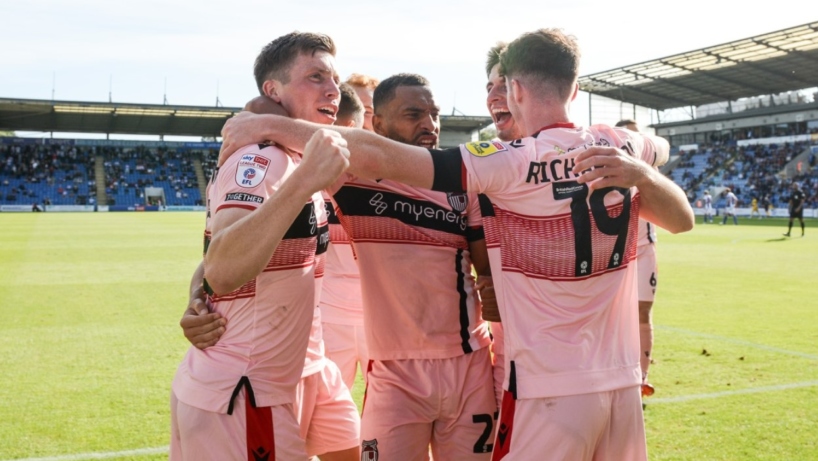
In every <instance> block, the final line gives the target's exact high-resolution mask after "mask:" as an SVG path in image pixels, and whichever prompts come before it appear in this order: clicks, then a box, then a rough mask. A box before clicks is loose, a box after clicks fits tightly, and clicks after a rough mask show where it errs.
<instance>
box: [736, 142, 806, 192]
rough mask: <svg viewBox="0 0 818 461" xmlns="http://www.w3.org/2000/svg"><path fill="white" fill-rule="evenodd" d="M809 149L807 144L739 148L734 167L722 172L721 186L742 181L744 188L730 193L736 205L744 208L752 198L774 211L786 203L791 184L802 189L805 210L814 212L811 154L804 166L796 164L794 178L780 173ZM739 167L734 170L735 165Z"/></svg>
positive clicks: (802, 163) (738, 188) (801, 163)
mask: <svg viewBox="0 0 818 461" xmlns="http://www.w3.org/2000/svg"><path fill="white" fill-rule="evenodd" d="M808 146H809V143H807V142H800V143H793V144H790V143H785V144H782V145H775V144H771V145H766V146H765V145H753V146H747V147H746V148H740V150H739V152H738V155H737V156H736V159H735V163H732V164H731V165H730V166H729V167H728V168H726V170H725V172H724V179H725V180H726V181H725V184H727V185H734V184H735V179H745V180H746V181H745V186H744V187H743V188H742V187H735V186H734V189H733V193H735V194H736V196H737V197H738V198H739V204H740V205H743V206H747V204H749V203H750V201H751V200H752V199H753V198H755V199H757V200H758V201H769V202H770V203H772V205H773V206H775V207H785V206H787V202H788V200H789V195H790V192H791V190H790V188H791V185H792V183H793V181H795V182H798V183H800V184H801V186H802V190H803V191H804V194H805V196H806V201H805V206H806V207H807V208H814V207H815V206H817V205H818V195H817V194H818V190H816V187H817V186H818V169H816V160H815V154H814V153H811V154H810V156H809V157H808V161H807V162H806V164H805V163H804V162H799V166H798V170H797V175H796V176H795V177H791V178H784V177H782V175H780V172H781V170H783V169H784V167H785V166H786V165H787V163H789V162H790V161H791V160H792V159H793V158H794V157H795V156H797V155H798V154H800V153H801V152H802V151H803V150H804V149H805V148H807V147H808ZM737 163H738V164H740V165H741V167H740V168H739V167H737V166H736V164H737Z"/></svg>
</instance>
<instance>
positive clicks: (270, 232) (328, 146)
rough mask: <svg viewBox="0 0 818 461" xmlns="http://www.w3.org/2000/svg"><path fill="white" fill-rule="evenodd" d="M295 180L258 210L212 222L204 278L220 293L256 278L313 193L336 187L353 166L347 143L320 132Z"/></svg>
mask: <svg viewBox="0 0 818 461" xmlns="http://www.w3.org/2000/svg"><path fill="white" fill-rule="evenodd" d="M303 152H304V154H303V160H302V161H301V164H300V165H299V167H298V168H296V169H295V171H294V172H293V173H292V175H291V176H290V177H289V178H288V179H287V180H286V181H284V183H283V184H282V185H281V187H280V188H279V189H278V190H277V191H276V192H275V194H273V195H272V197H270V199H269V200H267V201H266V202H265V203H263V204H262V205H261V206H259V207H258V208H257V209H256V210H254V211H250V210H246V209H243V208H225V209H223V210H220V211H217V212H216V213H215V214H214V215H213V218H212V229H213V238H212V240H211V242H210V246H209V247H208V250H207V254H206V255H205V262H204V265H205V278H206V279H207V283H208V285H209V286H210V288H211V289H212V290H213V291H214V292H215V293H218V294H226V293H229V292H231V291H234V290H236V289H237V288H239V287H241V286H242V285H243V284H245V283H247V282H248V281H250V280H251V279H253V278H254V277H255V276H257V275H258V274H259V273H261V271H262V270H263V269H264V267H265V266H266V265H267V263H268V262H269V260H270V258H271V257H272V256H273V253H274V252H275V249H276V248H277V247H278V244H279V243H280V242H281V239H282V238H283V237H284V234H285V233H286V232H287V230H288V229H289V227H290V225H292V222H293V220H294V219H295V218H296V216H298V213H299V212H300V211H301V210H302V209H303V208H304V204H305V203H307V201H308V200H309V199H310V197H311V196H312V194H313V193H315V192H316V191H319V190H321V189H323V188H325V187H327V186H329V185H330V184H332V183H333V182H334V181H335V180H336V179H337V178H338V176H340V174H341V173H343V172H344V170H345V169H346V167H347V165H348V156H349V152H348V151H347V150H346V142H345V141H344V140H343V138H341V137H340V136H338V135H337V134H335V133H332V132H331V131H328V130H319V131H317V132H316V133H314V136H311V138H310V139H309V141H308V142H307V143H306V144H305V146H304V149H303Z"/></svg>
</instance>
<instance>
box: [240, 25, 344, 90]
mask: <svg viewBox="0 0 818 461" xmlns="http://www.w3.org/2000/svg"><path fill="white" fill-rule="evenodd" d="M316 51H326V52H327V53H329V54H331V55H333V56H335V42H333V41H332V39H331V38H330V37H329V36H328V35H324V34H314V33H311V32H298V31H295V32H290V33H289V34H287V35H282V36H281V37H278V38H277V39H275V40H273V41H272V42H270V43H268V44H267V45H266V46H265V47H264V48H262V49H261V53H259V55H258V56H257V57H256V63H255V65H254V66H253V75H255V77H256V85H257V86H258V91H259V92H260V93H261V94H264V90H263V87H264V82H265V81H267V80H270V79H276V80H279V81H281V82H283V83H287V82H289V81H290V66H291V65H292V63H293V61H295V58H297V57H298V56H299V55H301V54H302V53H310V54H312V55H314V54H315V52H316Z"/></svg>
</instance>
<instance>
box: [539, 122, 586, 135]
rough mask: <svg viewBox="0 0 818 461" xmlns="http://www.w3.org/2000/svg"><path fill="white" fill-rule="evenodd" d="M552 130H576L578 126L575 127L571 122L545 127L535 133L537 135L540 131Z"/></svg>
mask: <svg viewBox="0 0 818 461" xmlns="http://www.w3.org/2000/svg"><path fill="white" fill-rule="evenodd" d="M552 128H576V126H574V124H573V123H571V122H560V123H554V124H552V125H548V126H544V127H542V128H540V129H539V130H537V131H535V133H539V132H540V131H545V130H550V129H552Z"/></svg>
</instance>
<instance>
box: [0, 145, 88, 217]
mask: <svg viewBox="0 0 818 461" xmlns="http://www.w3.org/2000/svg"><path fill="white" fill-rule="evenodd" d="M93 165H94V161H93V156H92V155H91V154H90V152H89V150H88V149H82V148H78V147H76V146H70V145H59V144H51V145H30V144H29V145H0V203H2V204H17V205H20V204H34V203H38V204H53V205H85V204H93V203H94V201H95V197H96V189H95V186H96V181H95V178H94V177H93V176H89V171H90V172H93Z"/></svg>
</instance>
